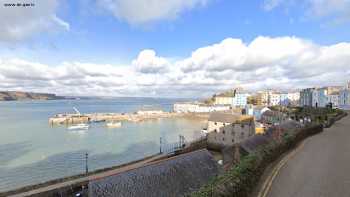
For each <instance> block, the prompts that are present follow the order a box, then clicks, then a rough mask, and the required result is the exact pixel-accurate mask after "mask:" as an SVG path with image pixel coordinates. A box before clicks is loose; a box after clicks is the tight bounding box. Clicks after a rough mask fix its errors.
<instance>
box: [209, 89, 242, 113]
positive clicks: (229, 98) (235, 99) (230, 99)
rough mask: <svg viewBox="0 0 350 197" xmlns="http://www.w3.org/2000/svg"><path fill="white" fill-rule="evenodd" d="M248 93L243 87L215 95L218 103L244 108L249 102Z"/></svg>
mask: <svg viewBox="0 0 350 197" xmlns="http://www.w3.org/2000/svg"><path fill="white" fill-rule="evenodd" d="M248 96H249V94H248V93H245V92H243V91H242V90H241V89H233V90H231V91H228V92H225V93H222V94H219V95H216V96H215V102H214V103H215V104H216V105H231V106H232V107H239V108H244V107H245V106H246V105H247V103H248Z"/></svg>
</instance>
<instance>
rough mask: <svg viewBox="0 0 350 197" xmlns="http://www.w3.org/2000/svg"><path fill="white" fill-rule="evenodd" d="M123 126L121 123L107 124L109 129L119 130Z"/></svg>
mask: <svg viewBox="0 0 350 197" xmlns="http://www.w3.org/2000/svg"><path fill="white" fill-rule="evenodd" d="M121 126H122V123H121V122H109V123H107V127H108V128H119V127H121Z"/></svg>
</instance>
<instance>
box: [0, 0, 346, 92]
mask: <svg viewBox="0 0 350 197" xmlns="http://www.w3.org/2000/svg"><path fill="white" fill-rule="evenodd" d="M7 2H9V1H8V0H1V3H2V4H4V3H7ZM22 2H34V3H35V6H34V7H32V8H24V9H26V10H24V9H23V8H16V7H14V8H10V7H4V6H3V7H2V8H0V12H1V11H4V12H3V14H2V15H1V14H0V16H2V18H9V20H10V22H11V23H6V22H4V21H3V22H1V21H0V23H4V24H5V25H3V27H2V28H3V29H1V27H0V30H2V31H3V32H5V33H3V34H0V53H1V54H2V55H1V57H0V58H2V59H3V61H5V62H6V61H10V60H12V59H14V58H15V59H20V60H23V61H26V62H27V63H28V64H31V63H33V64H35V63H39V64H44V65H45V66H48V68H49V69H50V68H52V67H59V66H61V65H62V64H64V63H67V62H68V64H70V63H72V62H79V63H86V64H94V65H106V64H108V65H112V66H113V67H133V66H134V67H137V65H136V66H135V64H133V63H132V62H135V61H136V60H137V57H139V55H140V54H141V52H142V51H143V50H145V49H151V50H153V51H154V52H155V54H154V55H152V53H151V54H150V56H149V57H148V58H159V59H156V60H155V61H157V60H162V59H164V60H166V61H167V62H166V64H167V66H168V67H176V66H178V65H179V62H182V61H183V60H185V59H187V58H190V57H191V55H192V53H193V52H195V51H196V50H197V49H199V48H202V47H208V46H213V45H215V44H219V43H221V42H222V41H223V40H225V39H227V38H233V39H239V40H241V41H242V42H243V43H244V44H246V45H247V46H248V45H249V44H250V43H252V42H253V41H254V40H256V39H257V38H258V37H259V36H263V37H266V38H280V37H288V38H293V37H295V38H297V39H300V40H302V41H303V42H305V43H307V42H312V45H315V46H313V47H310V50H311V48H314V47H318V46H319V47H322V46H333V45H336V44H338V43H342V42H344V43H348V42H349V39H350V29H349V28H348V26H349V24H350V23H349V22H350V20H349V19H350V16H349V14H348V13H349V12H350V2H349V1H348V0H333V1H325V0H301V1H295V0H285V1H282V0H265V1H246V0H235V1H232V0H189V1H184V0H169V1H159V0H155V1H154V2H153V4H152V3H148V2H147V1H145V0H130V1H127V0H97V1H93V0H79V1H68V0H52V1H48V2H49V3H44V4H45V5H44V4H43V3H42V1H28V0H22ZM329 2H331V3H329ZM332 2H333V3H332ZM42 10H49V11H47V13H44V14H42V15H40V14H38V13H40V11H42ZM16 12H17V14H16V15H12V13H16ZM22 12H23V15H22V14H21V13H22ZM24 12H25V13H24ZM158 12H159V13H158ZM16 17H17V18H18V19H16ZM21 17H22V18H21ZM47 17H53V19H52V20H51V19H46V18H47ZM43 18H45V19H43ZM1 20H3V19H1ZM11 20H13V21H11ZM23 20H27V21H29V23H30V22H32V24H33V25H32V26H29V25H27V24H25V23H23ZM19 21H22V22H19ZM38 21H41V22H38ZM16 23H18V24H17V26H16ZM14 28H17V29H18V32H19V33H18V32H16V34H11V31H10V30H11V29H14ZM274 41H276V40H274ZM285 48H288V46H285ZM224 52H225V51H223V53H224ZM233 53H234V52H233ZM343 55H344V54H343ZM346 55H347V54H346ZM346 55H345V57H346V58H347V56H346ZM232 56H235V55H234V54H233V55H232ZM293 57H294V56H293ZM339 58H340V59H344V57H343V56H342V57H339ZM289 59H290V57H289ZM148 60H149V59H148ZM10 62H11V61H10ZM149 62H150V63H151V64H153V65H151V67H152V68H154V67H157V68H158V67H159V66H158V65H157V64H158V63H157V62H154V61H149ZM161 62H165V61H161ZM228 64H229V63H228ZM274 64H275V65H272V66H276V65H277V64H276V63H275V62H274ZM140 65H143V64H142V63H141V64H140ZM278 65H279V64H278ZM341 65H343V64H341ZM220 66H225V65H219V66H218V67H220ZM227 66H228V67H230V66H231V70H232V68H233V67H234V65H233V64H232V65H227ZM29 67H30V66H29ZM199 67H203V68H204V67H205V66H204V65H203V66H199ZM262 67H263V66H262ZM262 67H261V68H262ZM340 67H341V66H340ZM254 69H255V70H256V69H258V68H254ZM283 69H284V68H282V70H283ZM229 70H230V69H229ZM2 72H3V78H9V76H8V75H6V74H5V71H2ZM172 72H175V71H172ZM179 72H180V71H179ZM133 74H135V73H133ZM153 74H159V73H153ZM185 74H186V73H185ZM197 74H198V73H197ZM219 74H220V75H225V73H224V71H220V73H219ZM136 75H137V74H136ZM202 75H203V76H204V75H205V74H203V73H202ZM142 77H150V76H148V75H145V76H144V75H142ZM153 77H155V76H153ZM177 77H179V76H177ZM181 77H183V78H186V77H188V76H182V75H181ZM181 77H180V78H181ZM279 77H282V76H279ZM283 77H285V76H283ZM283 77H282V78H283ZM346 77H348V75H346V76H343V77H342V80H345V78H346ZM175 78H176V77H175ZM192 78H193V76H192ZM287 78H288V77H287ZM0 79H1V70H0ZM208 79H209V80H208V81H210V79H211V78H210V77H209V78H208ZM202 80H204V79H202ZM228 80H229V79H228ZM274 80H276V79H274ZM278 80H280V79H278ZM160 81H161V80H160ZM165 81H166V83H169V80H165ZM234 81H236V83H237V85H243V86H244V85H245V84H247V83H250V84H251V80H245V81H244V82H242V80H238V79H234V80H233V81H231V82H229V83H226V84H225V85H224V86H221V87H220V88H219V89H221V88H227V87H228V86H234V85H235V82H234ZM32 82H33V83H35V81H32ZM289 82H290V80H289ZM289 82H288V83H289ZM8 83H9V84H10V82H8ZM157 83H158V82H157ZM286 83H287V82H286ZM298 83H300V82H298ZM312 83H314V82H312ZM312 83H311V82H310V85H313V84H312ZM334 83H337V84H339V83H340V81H335V82H334ZM220 84H222V83H220ZM158 85H159V84H158ZM6 87H7V88H15V89H25V87H24V86H23V85H17V86H16V85H8V86H6ZM6 87H3V88H5V89H6ZM27 88H29V89H33V90H37V88H36V87H34V86H33V87H27ZM138 88H139V87H138ZM138 88H136V89H138ZM45 90H48V91H50V90H51V89H50V88H48V89H45ZM51 91H52V90H51ZM135 91H137V90H135ZM154 91H155V94H157V93H158V91H160V90H158V89H155V90H154ZM193 91H194V90H193ZM193 91H190V92H191V93H189V95H190V94H193ZM212 91H213V89H208V90H207V91H206V92H207V93H206V94H210V93H212ZM62 93H67V94H68V93H69V92H67V91H64V90H62ZM89 93H90V92H89ZM100 94H104V93H103V91H102V92H101V93H100ZM106 94H107V93H106ZM120 94H123V93H122V92H120ZM127 94H129V93H127ZM117 95H119V93H118V94H117Z"/></svg>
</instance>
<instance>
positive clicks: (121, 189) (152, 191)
mask: <svg viewBox="0 0 350 197" xmlns="http://www.w3.org/2000/svg"><path fill="white" fill-rule="evenodd" d="M217 174H218V166H217V163H216V161H215V160H214V158H213V156H212V155H211V154H210V153H209V152H208V150H205V149H203V150H199V151H195V152H191V153H187V154H183V155H179V156H176V157H172V158H169V159H166V160H162V161H159V162H155V163H151V164H149V165H146V166H143V167H140V168H136V169H133V170H129V171H126V172H123V173H120V174H116V175H112V176H109V177H105V178H102V179H97V180H94V181H91V182H90V183H89V194H90V195H89V196H123V197H133V196H147V197H158V196H184V195H186V194H188V193H190V192H193V191H195V190H197V189H199V188H200V187H201V186H202V185H204V184H206V183H207V182H208V181H209V180H210V179H211V178H212V177H214V176H216V175H217Z"/></svg>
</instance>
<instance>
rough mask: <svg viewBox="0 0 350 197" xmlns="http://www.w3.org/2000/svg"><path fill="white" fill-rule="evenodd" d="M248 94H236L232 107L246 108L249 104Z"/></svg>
mask: <svg viewBox="0 0 350 197" xmlns="http://www.w3.org/2000/svg"><path fill="white" fill-rule="evenodd" d="M248 96H249V95H248V94H246V93H236V95H235V97H234V98H233V102H232V106H233V107H242V108H243V107H245V106H246V105H247V103H248Z"/></svg>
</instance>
